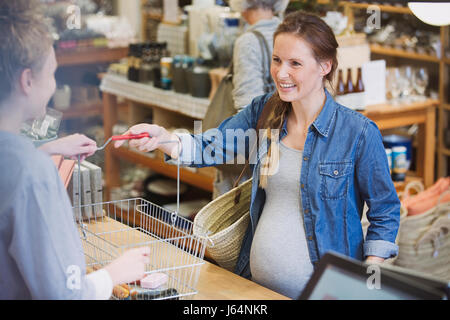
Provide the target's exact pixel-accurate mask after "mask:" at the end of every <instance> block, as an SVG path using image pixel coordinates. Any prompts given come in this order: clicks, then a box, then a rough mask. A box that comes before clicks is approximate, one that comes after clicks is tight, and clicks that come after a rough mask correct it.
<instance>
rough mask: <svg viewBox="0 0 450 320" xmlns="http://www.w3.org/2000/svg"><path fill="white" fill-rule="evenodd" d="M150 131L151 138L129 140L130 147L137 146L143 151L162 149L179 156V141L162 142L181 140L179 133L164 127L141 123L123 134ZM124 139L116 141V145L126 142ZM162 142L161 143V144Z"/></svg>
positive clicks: (171, 154) (168, 153)
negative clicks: (176, 133)
mask: <svg viewBox="0 0 450 320" xmlns="http://www.w3.org/2000/svg"><path fill="white" fill-rule="evenodd" d="M141 133H148V134H149V135H150V138H141V139H134V140H130V141H129V145H130V147H134V148H137V149H138V150H139V151H142V152H150V151H153V150H155V149H160V150H161V151H162V152H164V153H165V154H167V155H169V156H171V157H172V158H174V159H176V158H178V155H179V153H178V143H161V142H165V141H179V138H178V136H177V135H175V134H172V133H170V132H168V131H167V130H166V129H164V128H163V127H160V126H158V125H154V124H146V123H141V124H137V125H135V126H132V127H131V128H130V129H128V130H127V131H126V132H125V133H124V134H123V135H128V134H141ZM124 142H125V141H124V140H119V141H116V142H115V143H114V147H116V148H119V147H120V146H122V145H123V144H124ZM160 143H161V144H160Z"/></svg>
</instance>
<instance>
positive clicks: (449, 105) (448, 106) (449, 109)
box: [441, 103, 450, 111]
mask: <svg viewBox="0 0 450 320" xmlns="http://www.w3.org/2000/svg"><path fill="white" fill-rule="evenodd" d="M441 107H442V109H444V110H446V111H450V104H448V103H443V104H442V105H441Z"/></svg>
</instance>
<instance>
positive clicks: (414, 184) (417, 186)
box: [399, 180, 425, 200]
mask: <svg viewBox="0 0 450 320" xmlns="http://www.w3.org/2000/svg"><path fill="white" fill-rule="evenodd" d="M410 190H415V191H416V192H417V193H420V192H422V191H424V190H425V187H424V185H423V183H422V182H420V181H417V180H415V181H411V182H409V183H408V184H407V185H406V187H405V190H403V192H399V194H400V197H401V198H402V200H404V198H405V197H407V196H410V195H411V194H410Z"/></svg>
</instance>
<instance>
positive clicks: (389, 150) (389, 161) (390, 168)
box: [384, 148, 392, 174]
mask: <svg viewBox="0 0 450 320" xmlns="http://www.w3.org/2000/svg"><path fill="white" fill-rule="evenodd" d="M384 150H385V151H386V156H387V159H388V164H389V172H390V173H391V174H392V149H391V148H386V149H384Z"/></svg>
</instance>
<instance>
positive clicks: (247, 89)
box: [213, 0, 289, 198]
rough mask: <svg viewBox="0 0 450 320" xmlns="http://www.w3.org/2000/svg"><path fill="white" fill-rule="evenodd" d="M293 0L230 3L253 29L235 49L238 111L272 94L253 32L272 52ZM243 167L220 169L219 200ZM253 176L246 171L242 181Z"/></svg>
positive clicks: (216, 190)
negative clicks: (282, 17)
mask: <svg viewBox="0 0 450 320" xmlns="http://www.w3.org/2000/svg"><path fill="white" fill-rule="evenodd" d="M288 4H289V0H230V8H231V9H232V10H233V11H235V12H240V13H241V16H242V18H243V19H244V20H245V22H246V23H248V25H249V27H248V28H247V29H246V32H244V33H243V34H242V35H240V36H239V37H238V38H237V39H236V41H235V43H234V48H233V72H234V73H233V88H234V89H233V100H234V105H235V108H236V112H238V111H240V110H242V109H243V108H244V107H246V106H247V105H249V104H250V102H252V99H253V98H254V97H257V96H260V95H262V94H264V93H268V92H266V90H265V87H264V76H265V74H264V69H263V64H264V63H265V62H266V61H265V60H268V59H270V56H271V54H272V52H269V56H268V57H267V56H265V55H264V54H263V52H262V50H261V45H260V43H259V40H258V38H256V36H255V34H253V33H252V30H255V31H259V32H260V33H261V34H262V35H263V36H264V38H265V40H266V41H267V45H268V48H269V50H270V51H271V50H272V48H273V33H274V32H275V30H276V28H277V27H278V25H279V24H280V22H281V19H280V18H279V17H278V15H281V14H283V13H284V11H285V10H286V7H287V5H288ZM241 170H242V166H230V165H228V166H226V167H225V168H224V167H221V169H218V170H216V177H215V181H214V194H213V198H216V197H218V196H220V195H222V194H224V193H226V192H227V191H229V190H231V189H232V187H233V185H234V183H235V181H236V180H237V179H238V178H239V174H240V172H241ZM250 177H251V173H250V171H249V170H246V171H245V173H244V174H243V176H242V178H241V180H240V181H239V182H243V181H245V180H248V179H249V178H250Z"/></svg>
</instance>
